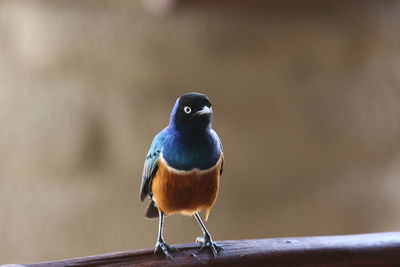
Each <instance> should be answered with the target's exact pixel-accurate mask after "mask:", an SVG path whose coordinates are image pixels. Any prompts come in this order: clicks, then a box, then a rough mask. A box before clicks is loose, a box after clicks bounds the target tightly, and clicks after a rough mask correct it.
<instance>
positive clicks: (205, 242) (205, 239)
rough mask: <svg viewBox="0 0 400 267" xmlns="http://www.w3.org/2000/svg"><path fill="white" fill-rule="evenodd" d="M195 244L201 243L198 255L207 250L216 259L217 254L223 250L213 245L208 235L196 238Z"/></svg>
mask: <svg viewBox="0 0 400 267" xmlns="http://www.w3.org/2000/svg"><path fill="white" fill-rule="evenodd" d="M196 242H197V243H201V246H200V250H199V253H201V252H202V251H203V250H204V249H206V248H208V249H209V250H210V251H211V253H212V255H213V256H214V257H217V255H218V253H219V252H220V251H221V250H223V248H222V247H220V246H218V245H217V244H215V243H214V241H213V240H212V239H211V236H209V235H205V236H201V237H198V238H197V239H196ZM199 253H198V254H199Z"/></svg>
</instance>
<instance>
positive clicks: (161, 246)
mask: <svg viewBox="0 0 400 267" xmlns="http://www.w3.org/2000/svg"><path fill="white" fill-rule="evenodd" d="M172 250H175V251H179V250H178V249H177V248H174V247H171V246H169V245H168V244H167V243H165V242H164V241H163V240H159V241H158V242H157V244H156V248H155V250H154V254H156V253H162V254H164V255H165V257H167V258H168V259H170V260H173V259H174V258H173V257H172V255H171V254H170V252H171V251H172Z"/></svg>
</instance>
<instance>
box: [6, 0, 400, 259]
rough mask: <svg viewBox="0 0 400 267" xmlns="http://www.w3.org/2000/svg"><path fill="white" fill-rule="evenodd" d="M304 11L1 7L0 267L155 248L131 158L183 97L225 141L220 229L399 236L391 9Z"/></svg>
mask: <svg viewBox="0 0 400 267" xmlns="http://www.w3.org/2000/svg"><path fill="white" fill-rule="evenodd" d="M325 5H326V6H325ZM299 6H301V7H302V8H299ZM299 6H297V7H290V5H289V6H280V7H279V8H276V7H275V8H269V9H266V10H258V11H257V12H255V11H246V12H240V11H239V10H225V9H223V8H222V9H217V10H213V9H203V8H190V7H189V8H186V9H182V10H178V11H176V12H173V13H172V14H170V15H166V16H156V15H154V14H151V13H149V12H147V11H146V10H144V9H143V8H142V6H141V5H139V4H132V3H131V4H130V3H129V1H114V2H111V1H65V2H61V1H50V0H48V1H36V2H34V1H16V0H8V1H7V0H6V1H0V121H1V131H0V264H1V263H11V262H13V263H23V262H31V261H41V260H51V259H60V258H67V257H76V256H84V255H90V254H98V253H106V252H113V251H119V250H130V249H135V248H142V247H151V246H153V245H154V241H155V237H156V231H157V229H156V228H157V222H156V221H148V220H145V219H144V217H143V213H144V210H145V206H146V204H143V203H140V201H139V188H138V187H139V184H140V175H141V171H142V165H143V161H144V157H145V154H146V152H147V149H148V147H149V145H150V142H151V139H152V138H153V136H154V135H155V134H156V133H157V132H158V131H159V130H160V129H162V127H164V126H165V124H166V123H167V122H168V118H169V113H170V109H171V107H172V105H173V103H174V101H175V99H176V98H177V97H178V96H179V95H181V94H183V93H185V92H187V91H199V92H203V93H206V94H207V95H208V96H209V97H210V98H211V99H212V100H213V103H214V110H215V118H214V129H216V130H217V131H218V133H219V134H220V137H221V139H222V141H223V143H224V147H225V156H226V169H225V173H224V176H223V178H222V187H221V192H220V196H219V199H218V201H217V203H216V205H215V208H214V209H213V211H212V212H211V215H210V219H209V222H208V224H207V225H208V226H209V230H210V231H211V232H212V233H213V235H214V238H215V239H217V240H219V239H240V238H262V237H276V236H295V235H328V234H347V233H359V232H373V231H393V230H396V229H399V227H400V223H399V221H400V208H399V207H400V196H399V194H398V191H399V190H398V188H399V186H400V180H399V179H400V178H399V172H400V167H399V165H398V164H399V162H400V154H399V152H400V143H399V140H400V120H399V115H400V106H399V100H400V89H399V82H400V77H399V70H400V61H399V59H400V57H399V56H400V55H399V53H400V52H399V51H400V50H399V49H398V48H399V44H400V43H399V42H400V37H399V35H398V29H399V26H400V19H399V18H400V5H399V4H398V3H397V2H391V1H380V2H379V3H378V2H377V1H376V2H368V1H363V2H361V1H351V2H349V1H343V2H336V4H332V3H331V4H329V6H327V4H318V5H317V6H315V3H312V1H311V2H307V3H304V6H303V5H301V4H300V5H299ZM199 234H200V230H199V229H198V227H197V225H196V224H195V221H194V220H193V219H192V218H189V217H182V216H172V217H170V218H167V221H166V234H165V236H166V239H167V241H168V242H170V243H176V242H192V241H194V239H195V237H196V236H198V235H199Z"/></svg>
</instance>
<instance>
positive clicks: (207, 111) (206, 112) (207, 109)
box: [194, 106, 213, 116]
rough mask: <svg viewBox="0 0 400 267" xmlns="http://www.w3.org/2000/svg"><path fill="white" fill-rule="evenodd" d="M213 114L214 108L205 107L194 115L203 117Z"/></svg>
mask: <svg viewBox="0 0 400 267" xmlns="http://www.w3.org/2000/svg"><path fill="white" fill-rule="evenodd" d="M212 113H213V110H212V107H208V106H204V107H203V109H201V110H199V111H197V112H196V113H194V115H197V116H201V115H204V114H212Z"/></svg>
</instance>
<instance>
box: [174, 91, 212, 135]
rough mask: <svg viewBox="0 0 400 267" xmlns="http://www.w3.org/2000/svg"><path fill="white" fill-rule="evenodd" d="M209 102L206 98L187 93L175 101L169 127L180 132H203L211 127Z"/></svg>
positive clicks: (197, 94) (201, 95)
mask: <svg viewBox="0 0 400 267" xmlns="http://www.w3.org/2000/svg"><path fill="white" fill-rule="evenodd" d="M212 112H213V111H212V107H211V102H210V100H209V99H208V97H207V96H205V95H203V94H199V93H188V94H184V95H183V96H181V97H179V98H178V99H177V100H176V103H175V105H174V108H173V109H172V113H171V122H170V124H171V125H174V126H175V127H176V128H177V129H181V130H199V131H201V130H205V129H208V128H209V127H210V126H211V115H212Z"/></svg>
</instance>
